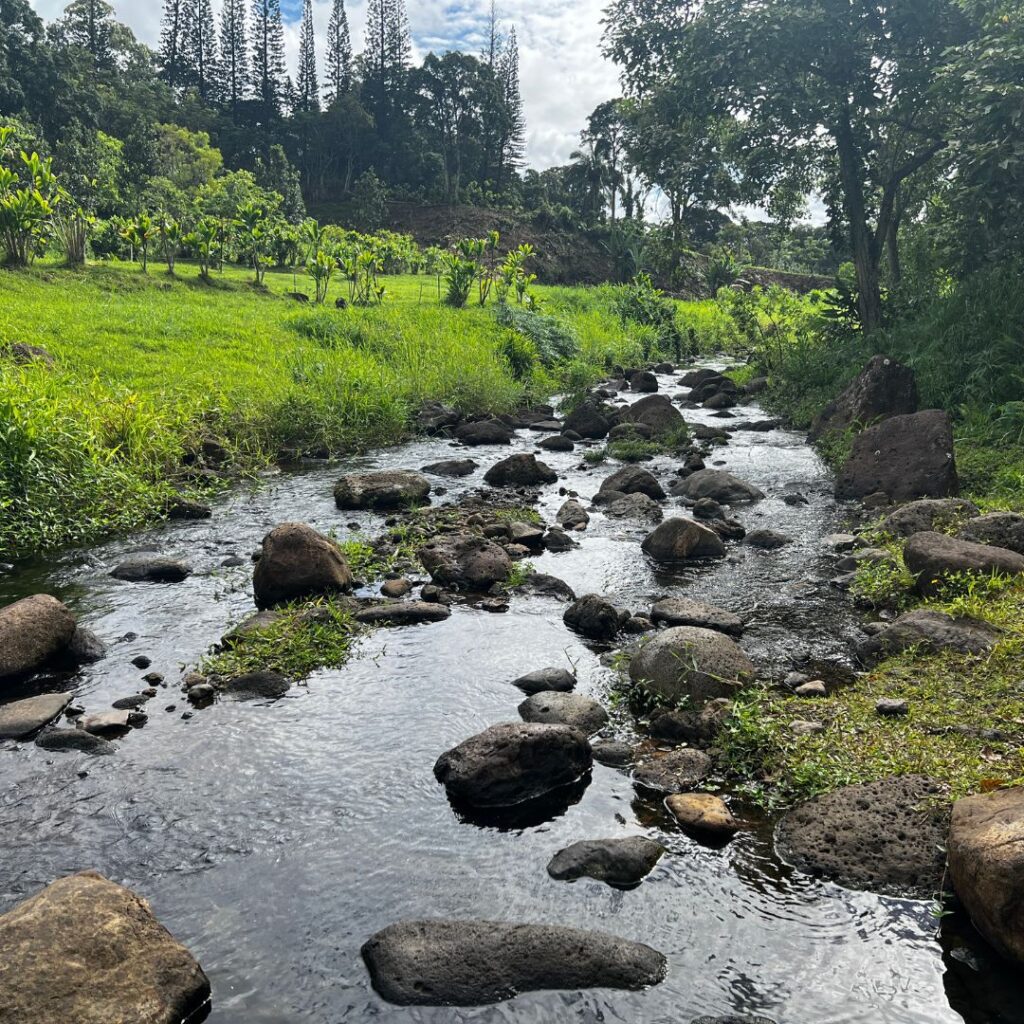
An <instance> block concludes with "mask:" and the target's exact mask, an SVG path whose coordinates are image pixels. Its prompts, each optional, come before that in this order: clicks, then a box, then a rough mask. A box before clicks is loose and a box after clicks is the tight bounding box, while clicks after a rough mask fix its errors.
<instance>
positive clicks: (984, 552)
mask: <svg viewBox="0 0 1024 1024" xmlns="http://www.w3.org/2000/svg"><path fill="white" fill-rule="evenodd" d="M903 561H904V562H905V563H906V566H907V568H908V569H909V570H910V571H911V572H912V573H913V574H914V575H915V576H916V577H917V589H918V592H919V593H921V594H925V595H928V594H934V593H936V592H937V591H938V590H940V589H941V588H942V585H943V583H944V582H945V581H946V579H947V578H948V577H949V576H951V575H954V574H956V573H977V574H983V575H986V576H987V575H991V574H992V573H1006V574H1008V575H1018V574H1019V573H1022V572H1024V555H1018V554H1017V552H1016V551H1009V550H1007V549H1006V548H995V547H992V546H991V545H989V544H973V543H971V541H969V540H959V539H957V538H956V537H949V536H947V535H946V534H944V533H915V534H914V535H913V536H912V537H911V538H910V539H909V540H908V541H907V543H906V544H905V545H904V547H903Z"/></svg>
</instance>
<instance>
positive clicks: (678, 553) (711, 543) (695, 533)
mask: <svg viewBox="0 0 1024 1024" xmlns="http://www.w3.org/2000/svg"><path fill="white" fill-rule="evenodd" d="M640 546H641V548H642V549H643V551H644V553H645V554H648V555H650V556H651V558H653V559H654V560H655V561H657V562H679V561H682V560H684V559H687V558H722V557H724V556H725V545H724V544H723V543H722V539H721V537H719V536H718V534H717V533H715V532H714V530H709V529H708V528H707V527H706V526H702V525H701V524H700V523H698V522H695V521H694V520H692V519H683V518H678V519H666V520H665V522H663V523H662V524H661V525H660V526H658V527H656V528H655V530H654V531H653V532H652V533H649V534H648V535H647V536H646V537H645V538H644V541H643V543H642V544H641V545H640Z"/></svg>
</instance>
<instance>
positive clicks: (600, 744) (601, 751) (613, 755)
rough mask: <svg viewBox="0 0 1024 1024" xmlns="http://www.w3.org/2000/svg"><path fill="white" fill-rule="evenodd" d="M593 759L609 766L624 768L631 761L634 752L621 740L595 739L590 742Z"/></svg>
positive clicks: (634, 754) (634, 755)
mask: <svg viewBox="0 0 1024 1024" xmlns="http://www.w3.org/2000/svg"><path fill="white" fill-rule="evenodd" d="M592 750H593V752H594V760H595V761H596V762H597V763H598V764H603V765H606V766H607V767H609V768H626V767H628V766H629V765H631V764H632V763H633V761H634V760H635V757H636V752H635V751H634V749H633V748H632V747H631V746H630V745H629V744H628V743H623V742H622V741H621V740H595V741H594V743H593V744H592Z"/></svg>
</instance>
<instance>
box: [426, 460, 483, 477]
mask: <svg viewBox="0 0 1024 1024" xmlns="http://www.w3.org/2000/svg"><path fill="white" fill-rule="evenodd" d="M479 468H480V466H479V464H478V463H476V462H474V461H473V460H472V459H445V460H443V461H442V462H432V463H431V464H430V465H429V466H424V467H423V469H422V472H424V473H429V474H430V475H431V476H454V477H462V476H472V475H473V474H474V473H475V472H476V471H477V470H478V469H479Z"/></svg>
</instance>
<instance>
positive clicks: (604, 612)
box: [562, 594, 620, 640]
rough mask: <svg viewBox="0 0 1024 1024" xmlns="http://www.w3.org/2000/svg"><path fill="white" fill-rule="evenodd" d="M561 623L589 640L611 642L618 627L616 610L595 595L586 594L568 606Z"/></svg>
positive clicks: (617, 612)
mask: <svg viewBox="0 0 1024 1024" xmlns="http://www.w3.org/2000/svg"><path fill="white" fill-rule="evenodd" d="M562 621H563V622H564V623H565V624H566V625H567V626H568V627H569V628H570V629H572V630H575V631H576V632H577V633H579V634H581V635H582V636H585V637H589V638H590V639H591V640H611V638H612V637H613V636H615V634H616V633H618V631H619V626H620V619H619V611H618V609H617V608H616V607H615V606H614V605H612V604H610V603H609V602H608V601H606V600H605V599H604V598H603V597H599V596H598V595H597V594H586V595H584V596H583V597H581V598H580V599H579V600H578V601H576V602H574V603H573V604H572V605H570V606H569V607H568V608H567V609H566V610H565V614H564V615H563V616H562Z"/></svg>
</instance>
